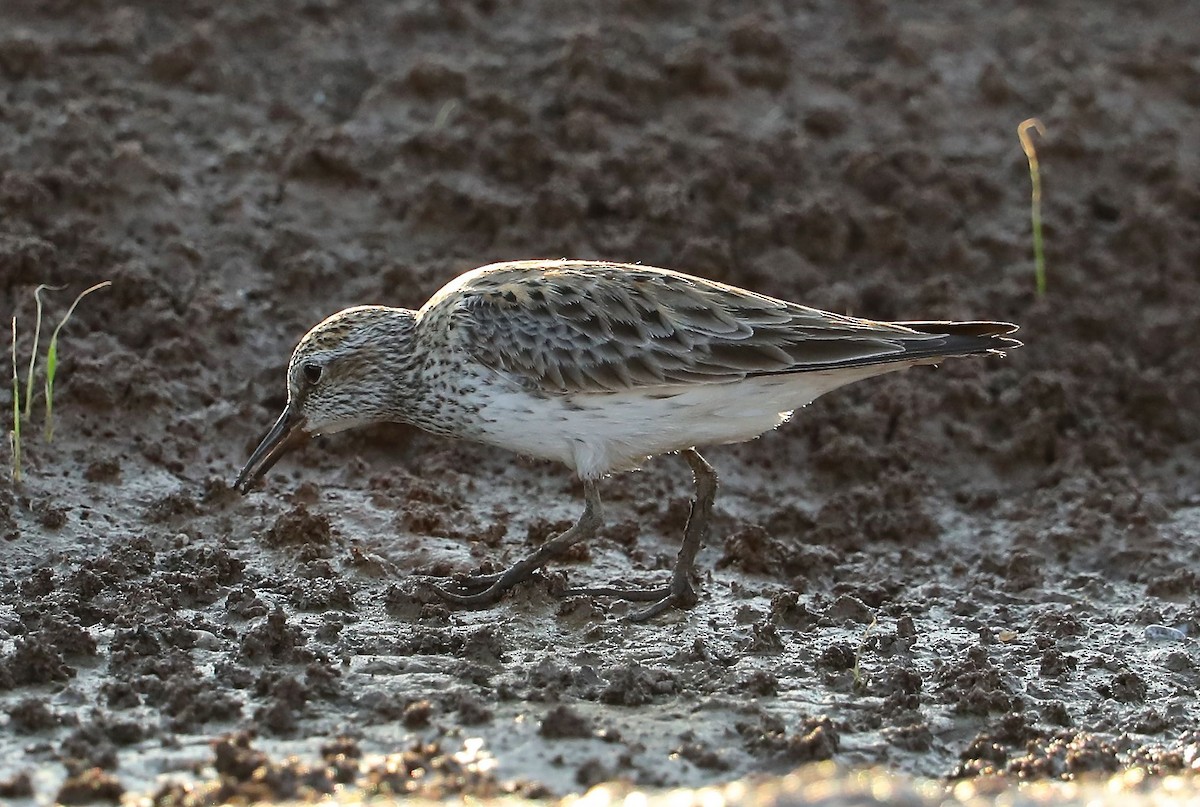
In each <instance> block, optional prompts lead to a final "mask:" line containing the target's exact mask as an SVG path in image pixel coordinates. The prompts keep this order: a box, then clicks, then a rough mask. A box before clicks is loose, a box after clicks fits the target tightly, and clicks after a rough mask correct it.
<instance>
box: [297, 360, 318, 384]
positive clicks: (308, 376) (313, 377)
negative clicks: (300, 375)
mask: <svg viewBox="0 0 1200 807" xmlns="http://www.w3.org/2000/svg"><path fill="white" fill-rule="evenodd" d="M300 369H301V370H303V371H304V378H305V380H306V381H308V383H310V384H315V383H317V382H318V381H320V380H321V372H322V367H321V365H319V364H316V363H315V362H311V361H310V362H306V363H305V364H304V366H303V367H301V368H300Z"/></svg>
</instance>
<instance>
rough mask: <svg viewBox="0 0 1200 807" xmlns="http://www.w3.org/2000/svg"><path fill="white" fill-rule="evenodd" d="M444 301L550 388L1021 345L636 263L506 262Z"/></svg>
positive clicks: (513, 366)
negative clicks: (808, 303)
mask: <svg viewBox="0 0 1200 807" xmlns="http://www.w3.org/2000/svg"><path fill="white" fill-rule="evenodd" d="M450 291H454V292H455V293H454V294H449V293H446V292H450ZM435 303H437V304H439V305H444V306H448V307H451V308H452V309H453V311H452V312H450V313H451V314H452V317H453V321H454V324H455V339H456V340H457V342H458V344H459V346H460V347H461V348H462V349H464V350H465V351H466V352H467V353H468V354H469V355H471V356H472V357H473V358H474V359H475V360H477V361H479V362H480V363H482V364H484V365H486V366H488V367H490V368H492V369H494V370H496V371H497V372H500V373H503V374H505V375H507V376H509V377H510V378H513V379H514V380H516V381H517V382H518V383H520V384H522V385H523V386H525V387H527V388H530V389H536V390H539V391H541V392H544V393H547V394H569V393H576V392H611V391H617V390H624V389H631V388H637V387H663V386H676V385H682V384H696V383H729V382H732V381H738V380H741V379H744V378H747V377H749V376H755V375H767V374H770V375H775V374H783V373H796V372H805V371H810V370H830V369H837V368H841V367H854V366H861V365H865V364H879V363H883V362H889V361H909V360H919V359H922V358H929V357H939V356H952V355H961V354H963V353H983V352H989V351H991V352H995V351H997V350H999V349H1002V348H1005V347H1012V346H1016V345H1018V344H1019V343H1018V342H1016V341H1015V340H1011V339H1001V338H998V337H999V336H1000V335H1001V334H1004V333H1009V332H1011V331H1012V330H1015V326H1011V325H1008V324H1007V323H952V322H951V323H885V322H874V321H871V320H864V319H856V318H853V317H847V316H843V315H839V314H832V313H828V312H825V311H819V310H817V309H814V308H807V307H805V306H801V305H797V304H794V303H788V302H785V301H783V300H777V299H774V298H771V297H766V296H764V295H760V294H755V293H753V292H750V291H746V290H744V289H739V288H736V287H733V286H726V285H723V284H720V283H715V282H712V281H708V280H704V279H702V278H697V277H692V276H689V275H684V274H680V273H677V272H670V271H667V270H662V269H653V268H649V267H643V266H632V265H625V264H605V263H589V262H580V261H546V262H523V263H516V264H497V265H495V266H492V267H485V268H484V269H480V270H477V271H476V272H474V273H470V275H468V276H467V278H466V280H465V281H461V282H458V285H456V286H454V285H453V284H452V286H448V287H447V289H446V290H444V291H443V292H439V294H438V295H436V296H435V298H434V300H431V301H430V305H431V306H432V305H434V304H435ZM427 309H428V306H427ZM427 309H423V313H425V312H426V310H427Z"/></svg>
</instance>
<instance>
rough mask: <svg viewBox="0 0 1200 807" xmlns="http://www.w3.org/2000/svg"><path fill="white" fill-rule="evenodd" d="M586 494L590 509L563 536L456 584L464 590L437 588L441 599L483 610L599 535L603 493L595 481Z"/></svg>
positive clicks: (587, 483) (590, 482)
mask: <svg viewBox="0 0 1200 807" xmlns="http://www.w3.org/2000/svg"><path fill="white" fill-rule="evenodd" d="M583 492H584V496H585V497H586V499H587V506H586V507H585V508H584V511H583V515H581V516H580V517H579V520H578V521H576V522H575V524H574V525H572V526H571V528H570V529H569V530H567V531H566V532H561V533H559V534H558V535H556V536H554V537H553V538H551V539H550V540H549V541H547V542H546V543H544V544H542V545H541V546H539V547H538V548H537V550H536V551H535V552H534V553H533V554H531V555H529V556H528V557H526V558H523V559H522V560H519V561H517V562H516V563H514V564H513V565H512V566H510V567H508V568H507V569H505V570H504V571H503V572H500V573H499V574H488V575H480V576H478V577H472V578H467V579H465V580H462V581H458V582H456V583H455V584H454V585H456V586H458V587H459V588H460V589H462V590H461V591H449V590H447V589H445V588H442V587H441V586H433V590H434V591H435V592H437V594H438V595H439V596H440V597H442V598H443V599H445V600H448V601H450V602H452V603H454V604H455V605H465V606H468V607H480V606H485V605H494V604H495V603H497V602H499V601H500V598H501V597H503V596H504V592H506V591H508V590H509V589H510V588H512V587H513V586H515V585H517V584H518V583H523V582H525V581H526V580H528V579H529V578H530V577H532V576H533V574H534V572H536V571H537V570H538V569H540V568H542V567H543V566H545V565H546V564H547V563H549V562H550V561H551V560H553V559H554V558H556V557H558V556H559V555H562V554H563V553H565V552H566V551H567V550H568V549H570V548H571V547H572V546H574V545H575V544H577V543H579V542H580V541H586V540H587V539H589V538H592V537H594V536H595V535H596V530H598V529H599V528H600V524H601V523H602V522H603V520H604V519H603V515H602V513H601V505H600V493H599V491H598V490H597V489H596V483H595V481H594V480H588V479H585V480H584V482H583ZM480 588H482V589H483V590H482V591H478V590H475V591H472V589H480ZM468 592H469V593H468Z"/></svg>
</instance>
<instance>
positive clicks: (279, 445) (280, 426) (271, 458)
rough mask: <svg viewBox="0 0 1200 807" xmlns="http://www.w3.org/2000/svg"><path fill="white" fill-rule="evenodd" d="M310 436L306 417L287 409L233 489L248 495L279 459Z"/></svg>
mask: <svg viewBox="0 0 1200 807" xmlns="http://www.w3.org/2000/svg"><path fill="white" fill-rule="evenodd" d="M308 438H309V434H308V432H307V431H305V429H304V416H303V415H299V414H295V413H293V412H292V409H291V407H290V406H289V407H285V408H284V410H283V414H282V415H280V416H279V420H277V421H275V425H274V426H272V427H271V430H270V431H269V432H267V436H266V437H264V438H263V439H262V442H261V443H259V444H258V448H256V449H254V453H253V454H251V455H250V459H248V460H246V467H244V468H242V472H241V473H240V474H238V477H237V479H236V480H235V481H234V483H233V489H234V490H236V491H239V492H241V493H248V492H249V491H250V486H251V485H253V484H254V483H255V482H257V481H258V480H259V479H262V478H263V476H264V475H265V474H266V473H267V471H269V470H271V466H273V465H274V464H275V463H277V462H279V458H280V457H282V456H283V455H284V454H286V453H288V452H289V451H291V450H292V449H293V448H295V447H296V446H299V445H303V444H304V443H305V442H307V441H308Z"/></svg>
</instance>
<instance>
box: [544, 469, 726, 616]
mask: <svg viewBox="0 0 1200 807" xmlns="http://www.w3.org/2000/svg"><path fill="white" fill-rule="evenodd" d="M680 453H681V454H682V455H683V458H684V459H685V460H687V463H688V465H689V466H691V469H692V476H693V478H694V479H695V483H696V498H695V499H693V500H692V509H691V512H689V513H688V520H687V527H685V528H684V532H683V545H682V546H681V547H680V548H679V554H678V555H677V556H676V560H675V568H674V570H673V571H672V572H671V582H670V583H668V584H667V585H665V586H660V587H657V588H621V587H617V586H610V587H604V588H570V589H566V590H565V591H564V592H562V593H563V594H564V595H573V594H587V595H591V596H598V597H615V598H617V599H621V600H631V601H634V602H653V605H651V606H650V607H648V608H644V609H642V610H641V611H637V612H636V613H634V614H632V615H630V617H629V618H630V620H632V621H634V622H644V621H646V620H648V619H653V618H654V617H656V616H658V615H659V614H661V613H663V612H665V611H667V610H668V609H670V608H683V609H687V608H691V607H692V606H693V605H695V604H696V602H697V600H698V597H697V596H696V589H695V586H694V585H693V584H692V577H693V575H694V573H695V566H696V554H697V553H698V552H699V551H700V547H702V546H703V545H704V541H705V539H707V538H708V527H709V521H710V520H711V519H712V509H713V500H714V499H715V498H716V495H717V472H716V471H714V470H713V467H712V466H711V465H709V464H708V461H707V460H706V459H704V457H702V456H700V452H699V451H697V450H696V449H694V448H689V449H687V450H686V451H682V452H680Z"/></svg>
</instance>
